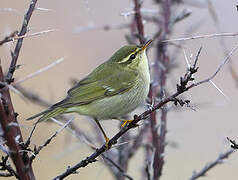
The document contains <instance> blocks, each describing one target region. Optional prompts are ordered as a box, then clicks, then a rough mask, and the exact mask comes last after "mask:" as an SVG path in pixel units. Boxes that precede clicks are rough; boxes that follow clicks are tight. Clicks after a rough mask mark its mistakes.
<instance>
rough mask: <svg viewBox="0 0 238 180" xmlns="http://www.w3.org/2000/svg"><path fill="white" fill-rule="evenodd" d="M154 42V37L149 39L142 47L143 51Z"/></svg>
mask: <svg viewBox="0 0 238 180" xmlns="http://www.w3.org/2000/svg"><path fill="white" fill-rule="evenodd" d="M152 42H153V39H150V40H149V41H147V42H146V43H145V44H144V45H143V46H142V48H141V50H142V51H144V50H145V49H146V48H147V47H148V46H149V45H150V44H151V43H152Z"/></svg>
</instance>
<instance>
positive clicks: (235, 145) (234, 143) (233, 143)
mask: <svg viewBox="0 0 238 180" xmlns="http://www.w3.org/2000/svg"><path fill="white" fill-rule="evenodd" d="M227 140H228V141H229V142H230V143H231V148H233V149H238V144H237V143H236V142H235V141H234V140H231V139H230V138H228V137H227Z"/></svg>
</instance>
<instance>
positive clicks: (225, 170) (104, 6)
mask: <svg viewBox="0 0 238 180" xmlns="http://www.w3.org/2000/svg"><path fill="white" fill-rule="evenodd" d="M209 3H212V7H213V9H211V6H209V5H208V4H209ZM236 3H237V2H236V1H234V0H233V1H222V0H216V1H211V2H210V1H206V0H203V1H198V0H195V1H189V0H188V1H185V6H178V7H176V9H174V12H173V13H176V12H179V11H182V10H183V9H185V8H187V9H189V10H190V11H191V12H192V14H191V15H190V16H189V17H188V18H186V19H184V20H183V21H181V22H179V23H177V24H176V26H175V29H173V33H172V36H171V37H169V38H180V37H187V36H196V35H203V34H214V33H221V32H234V33H235V32H237V28H238V24H237V23H236V22H237V18H238V12H237V10H236V5H237V4H236ZM28 5H29V1H17V0H1V5H0V21H1V24H0V37H1V38H0V39H3V38H4V37H5V36H6V35H9V34H10V33H12V32H13V31H15V30H19V29H20V27H21V25H22V20H23V16H24V14H25V11H26V9H27V8H28ZM37 7H40V8H46V9H49V11H40V10H36V11H35V12H34V13H33V16H32V18H31V21H30V26H29V27H30V33H32V32H39V31H42V30H48V29H56V31H55V32H51V33H47V34H43V35H39V36H35V37H30V38H26V39H24V42H23V47H22V49H21V52H20V56H19V60H18V64H19V65H22V66H20V68H19V69H18V70H17V71H16V73H15V75H14V76H15V79H16V80H20V79H23V78H25V77H26V76H27V75H29V74H31V73H33V72H36V71H38V70H39V69H40V68H43V67H46V66H47V65H49V64H50V63H53V62H55V61H56V60H57V59H60V58H62V57H63V58H64V61H63V62H61V63H60V64H57V65H56V66H55V67H53V68H51V69H49V70H48V71H46V72H44V73H42V74H40V75H39V76H36V77H34V78H31V79H29V80H27V81H24V82H22V83H21V86H23V87H24V88H26V89H28V90H30V91H32V92H34V93H36V94H38V95H39V96H40V97H41V98H43V99H45V100H47V101H48V102H50V103H51V104H53V103H56V102H57V101H59V100H61V99H62V98H63V97H65V95H66V92H67V90H68V89H69V88H70V87H71V86H72V83H71V81H72V79H77V80H80V79H81V78H83V77H84V76H85V75H87V74H88V73H90V72H91V71H92V70H93V69H94V68H95V67H97V66H98V65H99V64H101V63H102V62H104V61H106V60H107V59H109V58H110V56H111V55H112V54H113V53H114V52H115V51H116V50H117V49H119V48H120V47H121V46H123V45H125V44H127V41H126V39H125V35H126V34H130V29H129V28H120V29H118V28H115V27H118V25H121V24H129V23H131V20H132V18H133V17H131V16H123V13H126V12H129V11H131V9H132V8H133V1H130V0H120V1H109V0H100V1H91V0H80V1H78V0H72V1H64V0H51V1H47V0H39V1H38V3H37ZM5 8H11V9H5ZM143 8H145V9H150V10H151V11H152V12H153V13H158V7H157V5H156V4H155V3H154V2H153V1H151V0H146V1H144V3H143ZM209 8H210V9H209ZM213 12H215V15H214V14H213ZM104 26H108V27H111V29H110V28H109V30H104V29H103V27H104ZM157 28H158V27H156V26H155V25H153V24H151V23H147V24H145V34H146V36H147V37H152V36H153V34H154V33H155V32H156V30H157ZM191 28H192V29H191ZM220 40H221V39H220V38H209V39H208V38H204V39H199V40H190V41H186V43H185V44H184V47H185V51H186V53H187V56H188V57H190V56H191V55H193V57H194V56H195V55H196V53H197V51H198V49H199V47H200V46H202V47H203V49H202V53H201V56H200V58H199V63H198V64H199V72H198V73H197V74H196V75H195V77H196V80H197V81H199V80H202V79H204V78H207V77H208V76H210V75H211V74H212V73H214V71H215V70H216V68H217V66H218V65H219V64H220V63H221V61H222V60H223V59H224V57H225V55H224V48H223V47H222V46H221V43H220ZM224 40H225V41H224V44H225V45H226V47H227V49H228V51H231V49H232V48H234V47H235V46H236V45H237V42H238V41H237V40H238V39H237V37H224ZM14 47H15V43H7V44H5V45H4V46H1V47H0V58H1V64H2V66H3V67H4V69H5V70H7V69H8V66H9V63H10V61H11V55H10V50H13V49H14ZM170 48H171V50H170V51H171V53H173V52H174V50H175V48H174V46H169V49H170ZM148 57H149V59H150V62H151V63H152V62H153V60H154V57H155V51H154V48H153V47H152V48H151V49H150V50H149V51H148ZM236 59H237V53H235V54H234V55H233V56H232V67H234V69H236V67H237V66H238V63H237V62H236ZM175 63H176V65H177V66H178V67H177V68H176V69H173V71H172V72H171V73H170V74H169V75H168V83H167V85H168V87H169V92H170V93H171V94H172V93H173V92H175V90H176V89H175V88H176V83H178V81H179V77H180V76H182V75H183V74H184V73H185V71H186V63H185V59H184V55H183V52H182V51H181V53H179V54H178V55H177V58H176V62H175ZM237 72H238V70H237ZM214 82H215V83H216V85H217V86H218V87H219V88H220V89H221V90H222V91H223V92H224V93H225V94H226V96H227V97H228V98H225V97H224V96H223V95H222V94H221V93H219V92H218V90H217V89H215V88H214V87H213V86H212V85H211V84H203V85H201V86H199V87H196V88H194V89H192V90H190V91H189V92H188V93H186V94H184V95H183V97H185V98H186V99H190V100H191V102H192V104H193V108H194V109H196V110H195V111H194V110H192V109H190V108H186V107H184V108H179V109H176V110H175V111H171V112H170V113H169V114H168V133H167V141H168V146H166V152H165V165H164V168H163V175H162V178H161V179H163V180H170V179H176V180H184V179H189V178H190V177H191V176H192V173H193V171H197V170H200V169H201V168H202V167H204V165H205V164H206V163H208V162H211V161H213V160H214V159H216V158H217V157H218V155H219V154H220V153H221V152H224V151H225V150H227V149H228V148H229V143H228V142H227V140H226V137H230V138H232V139H236V140H238V131H237V130H238V122H237V115H238V111H237V102H236V101H237V100H238V96H237V95H238V87H237V86H236V82H235V81H234V79H233V78H232V76H231V72H230V68H229V65H226V66H225V67H224V68H223V69H222V70H221V72H220V73H219V74H218V75H217V76H216V77H215V79H214ZM12 99H13V104H14V106H15V110H16V112H18V113H19V116H18V120H19V123H20V124H21V126H22V133H23V136H24V137H27V136H28V135H29V132H30V130H31V127H32V124H33V122H32V121H31V122H26V121H25V119H26V118H27V117H29V116H31V115H33V114H36V113H38V112H40V111H42V110H44V108H43V107H40V106H39V105H37V104H34V103H32V102H31V101H29V100H27V99H26V98H22V97H20V96H19V95H18V94H15V93H13V92H12ZM137 112H143V109H139V110H138V111H137ZM74 116H75V120H74V122H78V126H79V127H80V129H82V131H84V132H85V133H89V134H90V135H91V134H92V135H93V133H94V132H93V131H91V124H92V122H93V121H92V120H90V119H89V118H86V117H83V116H78V115H74ZM90 123H91V124H90ZM102 125H103V127H104V129H105V131H106V132H107V133H108V135H109V136H110V137H112V136H113V135H114V134H116V132H118V122H117V121H103V122H102ZM142 125H143V124H142ZM57 129H59V126H57V125H56V124H53V123H42V124H40V126H39V127H38V129H37V130H36V132H35V134H34V137H33V141H32V143H33V144H35V145H41V144H42V143H43V142H44V141H45V140H46V139H47V138H48V137H49V136H50V135H52V134H53V133H54V132H55V131H56V130H57ZM137 130H138V129H134V130H132V131H135V132H136V131H137ZM100 145H101V144H100V143H98V144H97V146H98V147H99V146H100ZM91 153H92V150H91V149H90V148H88V147H87V146H86V145H84V144H83V143H81V142H79V141H78V140H77V139H76V138H74V137H73V136H71V135H70V134H69V133H68V132H67V131H66V130H64V131H63V132H62V133H60V134H59V135H58V136H57V137H56V138H55V139H54V140H53V142H52V143H51V144H50V145H49V146H47V147H46V148H45V149H44V150H42V152H41V153H40V155H39V156H38V157H37V159H36V160H35V161H34V163H33V168H34V172H35V175H36V177H37V179H51V178H53V177H55V176H56V175H58V174H59V173H61V172H63V171H64V170H65V169H66V168H67V166H72V165H74V164H76V163H77V162H79V161H80V160H82V159H83V158H85V157H86V156H89V155H90V154H91ZM141 155H143V152H142V150H141V151H138V152H137V154H136V155H135V156H134V158H133V160H132V161H131V162H130V164H129V171H128V174H129V175H131V176H132V177H133V178H134V179H140V177H141V174H140V171H141V168H142V167H143V163H144V162H143V158H141ZM237 167H238V154H237V153H234V154H232V155H231V156H230V157H229V159H227V160H225V161H224V163H223V164H221V165H218V166H217V167H215V168H214V169H212V170H211V171H209V172H208V174H207V176H205V177H203V179H204V180H208V179H209V180H223V179H229V180H233V179H236V177H237ZM112 178H113V176H112V175H111V174H110V172H109V171H108V169H107V168H106V167H105V166H104V165H103V163H102V162H100V161H99V162H96V163H93V164H91V165H89V166H87V167H86V168H82V169H80V170H79V174H77V175H71V176H70V177H69V178H68V179H104V180H110V179H112ZM9 179H11V178H9ZM12 179H13V178H12Z"/></svg>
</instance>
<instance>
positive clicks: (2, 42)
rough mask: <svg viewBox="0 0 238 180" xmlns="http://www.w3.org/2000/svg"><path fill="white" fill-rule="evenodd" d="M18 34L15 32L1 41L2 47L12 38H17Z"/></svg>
mask: <svg viewBox="0 0 238 180" xmlns="http://www.w3.org/2000/svg"><path fill="white" fill-rule="evenodd" d="M16 34H17V31H14V32H13V33H11V34H10V35H9V36H6V37H5V38H4V39H3V40H1V41H0V46H1V45H3V44H4V43H7V42H9V41H11V40H12V38H13V37H15V36H16Z"/></svg>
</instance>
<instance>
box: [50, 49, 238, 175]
mask: <svg viewBox="0 0 238 180" xmlns="http://www.w3.org/2000/svg"><path fill="white" fill-rule="evenodd" d="M236 49H237V48H236ZM200 52H201V48H200V49H199V51H198V55H197V56H196V59H195V61H194V64H193V65H192V66H191V67H190V69H188V72H187V73H186V74H185V76H184V77H183V78H181V80H180V84H178V85H177V91H176V92H175V93H174V94H173V95H171V96H169V97H167V98H164V99H162V100H161V101H160V102H159V103H158V104H156V105H155V106H153V107H151V108H150V109H148V110H147V111H145V112H144V113H142V114H140V115H139V116H137V115H135V116H134V120H133V121H132V122H131V123H129V124H128V125H127V126H125V127H123V128H122V129H121V130H120V131H119V132H118V133H117V134H116V135H114V137H112V138H111V139H110V141H109V142H108V146H109V147H111V146H112V145H115V144H116V143H117V141H118V139H119V138H120V137H121V136H122V135H123V134H125V133H126V132H127V131H128V130H130V129H132V128H135V127H137V123H138V122H139V121H141V120H144V119H146V118H147V117H148V115H150V114H151V113H152V112H154V111H156V110H158V109H160V108H161V107H162V106H163V105H165V104H167V103H168V102H174V103H175V104H177V103H179V104H180V105H183V104H184V103H188V102H184V103H181V102H183V101H181V100H179V99H178V98H177V96H179V95H180V94H182V93H184V92H186V91H188V90H189V89H191V88H193V87H196V86H198V85H201V84H203V83H206V82H209V80H203V81H200V82H198V83H193V84H191V85H188V83H189V82H190V81H193V78H192V75H193V74H194V73H196V72H197V70H198V68H197V66H196V64H197V61H198V56H199V54H200ZM234 52H235V50H234V51H232V53H230V54H229V56H231V55H232V54H233V53H234ZM224 62H227V61H226V60H224ZM222 66H224V63H223V65H222ZM219 67H220V66H219ZM219 71H220V68H219V69H218V72H219ZM216 72H217V71H216ZM216 74H217V73H216ZM210 78H214V76H213V75H212V76H211V77H210ZM210 78H208V79H210ZM107 150H108V149H107V147H106V146H105V145H103V146H102V147H101V148H99V149H96V151H95V152H94V153H93V154H91V155H90V156H89V157H87V158H85V159H84V160H82V161H80V162H79V163H78V164H76V165H74V166H72V167H69V168H68V169H67V170H66V171H65V172H63V173H62V174H60V175H59V176H57V177H55V178H54V180H61V179H64V178H65V177H67V176H69V175H71V174H74V173H75V172H76V171H77V170H78V169H79V168H82V167H85V166H87V165H88V164H90V163H93V162H96V158H97V157H98V156H100V155H101V154H102V153H104V152H106V151H107Z"/></svg>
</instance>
